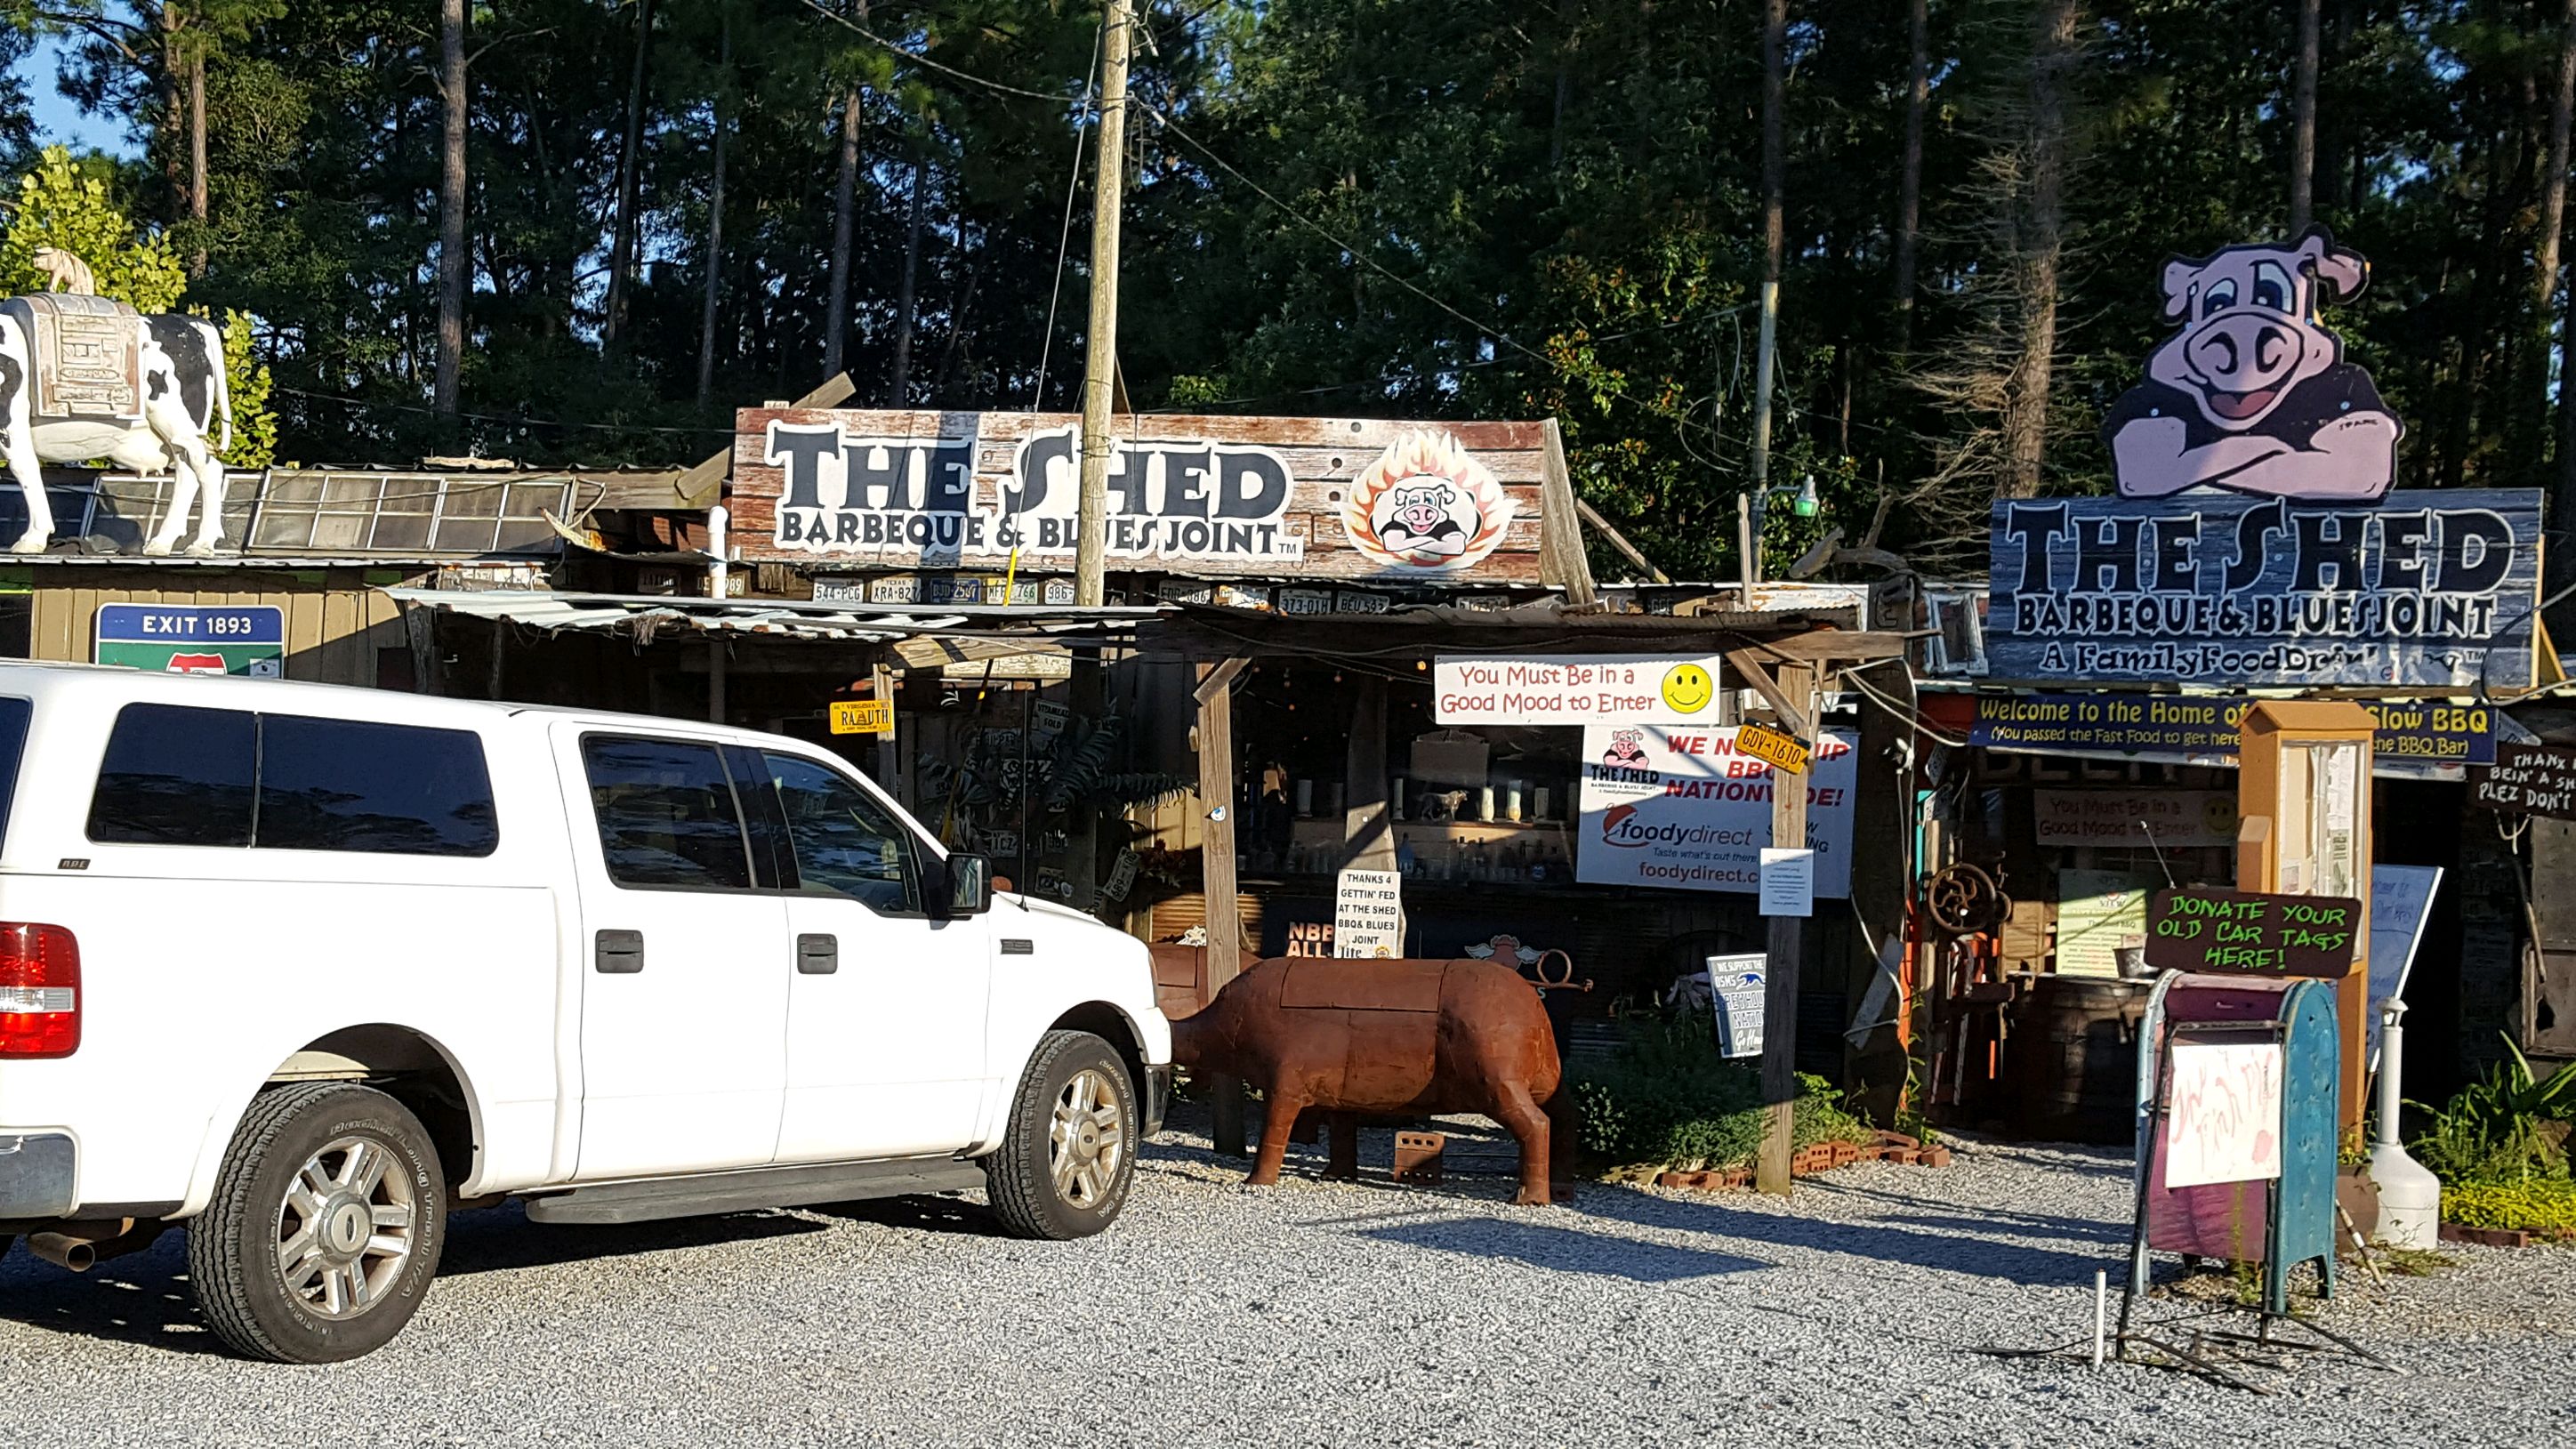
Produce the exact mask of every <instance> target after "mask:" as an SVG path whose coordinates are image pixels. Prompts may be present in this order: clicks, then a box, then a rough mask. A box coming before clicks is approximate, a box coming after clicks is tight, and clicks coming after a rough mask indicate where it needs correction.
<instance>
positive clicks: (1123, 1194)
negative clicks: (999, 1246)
mask: <svg viewBox="0 0 2576 1449" xmlns="http://www.w3.org/2000/svg"><path fill="white" fill-rule="evenodd" d="M1137 1127H1138V1124H1137V1120H1136V1087H1135V1083H1134V1082H1132V1081H1131V1080H1129V1078H1128V1075H1127V1064H1126V1063H1125V1062H1124V1061H1122V1060H1120V1059H1119V1056H1118V1053H1117V1052H1116V1051H1114V1050H1112V1049H1111V1047H1110V1045H1109V1043H1107V1042H1105V1041H1102V1040H1101V1039H1100V1038H1098V1037H1096V1036H1093V1035H1092V1034H1091V1033H1089V1032H1087V1031H1051V1032H1048V1033H1047V1034H1046V1035H1045V1036H1043V1037H1040V1038H1039V1039H1038V1049H1037V1051H1036V1053H1035V1054H1034V1055H1032V1056H1031V1057H1030V1058H1029V1069H1028V1071H1027V1072H1026V1073H1024V1074H1023V1075H1022V1076H1021V1078H1020V1092H1019V1097H1018V1099H1017V1100H1016V1101H1014V1102H1013V1103H1012V1105H1011V1118H1010V1122H1009V1124H1008V1125H1007V1126H1006V1127H1005V1128H1004V1131H1003V1137H1002V1145H1001V1146H1000V1147H999V1148H997V1149H995V1150H994V1152H993V1154H992V1155H991V1156H989V1157H987V1158H985V1159H984V1186H985V1195H986V1196H987V1197H988V1198H990V1199H991V1201H992V1204H993V1214H994V1216H996V1217H998V1218H1000V1219H1001V1220H1002V1226H1003V1227H1004V1228H1006V1229H1008V1230H1009V1231H1010V1232H1011V1233H1012V1235H1013V1236H1015V1237H1022V1238H1057V1239H1062V1238H1087V1237H1089V1236H1091V1235H1092V1234H1093V1233H1096V1232H1099V1231H1100V1230H1101V1229H1103V1228H1105V1227H1107V1226H1109V1225H1110V1224H1111V1223H1112V1222H1114V1221H1116V1220H1117V1217H1118V1210H1119V1209H1120V1208H1122V1207H1125V1206H1126V1205H1127V1187H1128V1184H1129V1183H1130V1182H1132V1181H1134V1179H1135V1176H1136V1143H1137V1141H1138V1140H1139V1138H1140V1137H1141V1136H1142V1135H1143V1134H1142V1133H1141V1132H1139V1131H1138V1130H1137Z"/></svg>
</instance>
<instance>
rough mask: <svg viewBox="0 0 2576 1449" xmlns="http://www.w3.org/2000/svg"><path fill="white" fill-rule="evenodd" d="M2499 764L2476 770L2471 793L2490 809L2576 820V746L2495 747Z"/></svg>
mask: <svg viewBox="0 0 2576 1449" xmlns="http://www.w3.org/2000/svg"><path fill="white" fill-rule="evenodd" d="M2495 751H2496V757H2495V763H2494V764H2492V765H2490V766H2488V767H2487V768H2486V769H2484V770H2480V771H2477V772H2476V773H2474V774H2473V775H2472V776H2471V777H2470V779H2471V785H2470V796H2471V798H2472V799H2475V800H2476V801H2477V802H2478V803H2479V804H2481V805H2484V806H2485V807H2487V808H2488V809H2490V810H2502V811H2505V812H2506V813H2508V814H2513V815H2548V816H2553V817H2555V818H2557V819H2560V820H2576V746H2571V745H2512V744H2498V745H2497V746H2496V747H2495Z"/></svg>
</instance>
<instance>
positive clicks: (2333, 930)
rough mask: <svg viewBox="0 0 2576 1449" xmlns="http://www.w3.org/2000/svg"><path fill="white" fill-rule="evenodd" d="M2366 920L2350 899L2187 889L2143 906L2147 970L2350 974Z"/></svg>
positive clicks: (2335, 976)
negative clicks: (2150, 967) (2145, 917)
mask: <svg viewBox="0 0 2576 1449" xmlns="http://www.w3.org/2000/svg"><path fill="white" fill-rule="evenodd" d="M2363 925H2364V921H2363V918H2362V914H2361V902H2359V901H2357V900H2353V899H2352V898H2350V897H2348V896H2285V895H2271V894H2266V893H2261V892H2256V891H2228V890H2216V889H2211V888H2204V887H2200V886H2190V887H2185V888H2183V889H2180V890H2166V891H2158V892H2156V893H2155V895H2154V897H2153V898H2152V899H2151V900H2150V901H2149V902H2148V906H2147V964H2148V965H2150V966H2153V967H2155V968H2156V969H2158V970H2160V971H2194V972H2215V973H2220V974H2225V975H2236V976H2319V977H2324V978H2325V979H2327V980H2340V979H2341V978H2343V977H2346V976H2349V975H2351V974H2352V955H2353V948H2354V946H2355V944H2356V943H2357V942H2358V941H2359V939H2360V933H2361V929H2362V926H2363Z"/></svg>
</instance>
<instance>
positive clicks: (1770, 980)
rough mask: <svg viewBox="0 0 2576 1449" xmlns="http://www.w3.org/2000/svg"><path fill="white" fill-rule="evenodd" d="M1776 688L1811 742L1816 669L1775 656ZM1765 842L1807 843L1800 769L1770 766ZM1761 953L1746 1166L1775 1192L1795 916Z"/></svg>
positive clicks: (1799, 935)
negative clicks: (1751, 1146) (1753, 1130)
mask: <svg viewBox="0 0 2576 1449" xmlns="http://www.w3.org/2000/svg"><path fill="white" fill-rule="evenodd" d="M1778 674H1779V680H1780V692H1781V693H1782V694H1785V695H1787V696H1788V697H1789V698H1790V700H1792V701H1793V702H1794V703H1796V705H1797V706H1798V713H1800V714H1802V715H1804V716H1806V719H1807V721H1808V723H1806V724H1805V725H1804V726H1803V727H1800V728H1799V729H1798V734H1799V739H1800V742H1801V743H1803V744H1806V745H1809V746H1812V745H1814V744H1815V742H1816V741H1815V726H1814V724H1813V721H1814V719H1815V717H1816V708H1815V705H1816V670H1815V666H1814V665H1811V664H1783V665H1781V666H1780V668H1779V671H1778ZM1771 843H1772V844H1773V845H1774V846H1776V847H1779V848H1782V849H1796V848H1798V847H1801V846H1804V845H1805V844H1806V843H1807V777H1806V776H1805V775H1804V774H1796V775H1793V774H1790V773H1789V772H1788V771H1786V770H1782V769H1779V768H1776V767H1775V768H1773V770H1772V771H1771ZM1770 922H1771V939H1770V943H1769V947H1768V955H1769V960H1768V961H1767V962H1766V963H1765V966H1764V976H1763V990H1762V1101H1763V1103H1764V1104H1765V1105H1766V1106H1767V1107H1768V1109H1769V1112H1770V1120H1769V1122H1768V1123H1767V1124H1766V1125H1765V1126H1764V1129H1763V1133H1762V1157H1761V1160H1760V1161H1759V1163H1758V1164H1757V1165H1756V1166H1755V1168H1754V1186H1756V1187H1758V1188H1760V1189H1761V1190H1762V1191H1764V1192H1767V1193H1771V1194H1774V1195H1776V1196H1780V1197H1786V1196H1788V1194H1789V1154H1790V1133H1791V1125H1792V1124H1791V1114H1792V1113H1793V1112H1794V1110H1795V1107H1796V1103H1797V1100H1798V959H1799V956H1800V954H1801V953H1802V952H1803V951H1805V949H1806V945H1807V922H1806V918H1805V917H1803V916H1773V917H1771V918H1770Z"/></svg>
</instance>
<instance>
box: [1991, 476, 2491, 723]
mask: <svg viewBox="0 0 2576 1449" xmlns="http://www.w3.org/2000/svg"><path fill="white" fill-rule="evenodd" d="M2540 500H2541V495H2540V492H2539V490H2537V489H2495V490H2473V489H2457V490H2454V489H2443V490H2440V491H2436V492H2416V493H2391V494H2388V495H2386V496H2385V497H2383V498H2381V499H2379V500H2377V501H2376V502H2352V503H2327V502H2306V501H2301V500H2297V499H2291V498H2277V497H2275V498H2265V497H2258V496H2254V495H2249V494H2243V493H2232V492H2223V491H2217V490H2208V489H2202V490H2194V491H2193V492H2191V493H2187V494H2178V495H2174V496H2171V497H2167V498H2156V499H2147V498H2064V499H2045V500H2038V499H2022V500H2006V501H2000V502H1998V503H1996V504H1995V507H1994V521H1993V527H1994V538H1993V556H1992V568H1993V572H1992V582H1991V585H1990V587H1991V590H1992V598H1991V606H1990V608H1989V611H1988V614H1987V618H1986V657H1987V660H1988V662H1989V668H1990V673H1991V674H1992V675H1993V676H1994V677H1996V678H2000V679H2028V680H2088V681H2103V682H2114V681H2157V682H2181V681H2191V682H2196V683H2203V684H2216V683H2232V684H2310V685H2314V684H2380V685H2416V686H2439V687H2451V688H2460V689H2474V688H2478V687H2480V686H2485V687H2490V688H2494V687H2504V688H2527V687H2529V685H2530V684H2531V682H2532V678H2533V673H2532V670H2533V661H2532V626H2533V621H2534V619H2535V618H2536V617H2537V613H2538V608H2537V606H2538V604H2539V588H2540V536H2541V535H2540Z"/></svg>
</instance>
